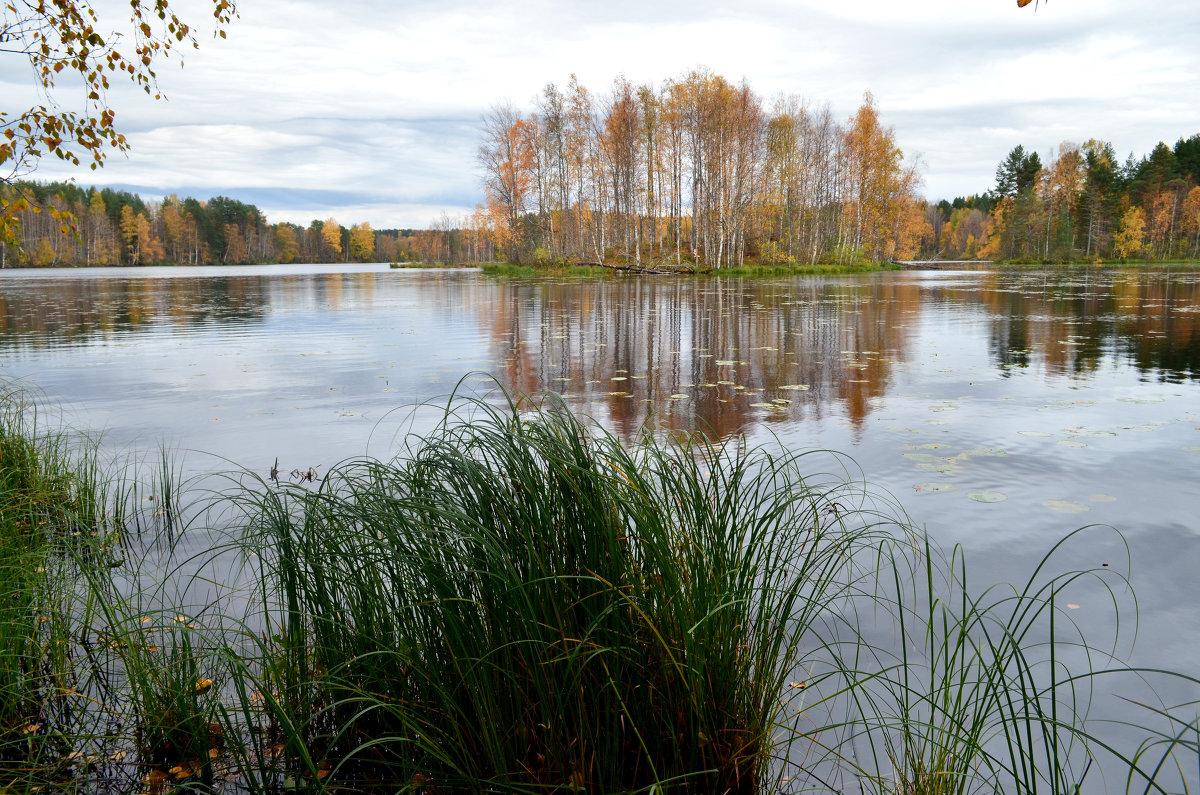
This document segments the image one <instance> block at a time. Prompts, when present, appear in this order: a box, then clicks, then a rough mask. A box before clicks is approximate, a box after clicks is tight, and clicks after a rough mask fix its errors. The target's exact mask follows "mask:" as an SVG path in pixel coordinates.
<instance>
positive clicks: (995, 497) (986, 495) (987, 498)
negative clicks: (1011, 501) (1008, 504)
mask: <svg viewBox="0 0 1200 795" xmlns="http://www.w3.org/2000/svg"><path fill="white" fill-rule="evenodd" d="M967 496H968V497H970V498H971V499H973V500H975V502H1004V501H1005V500H1007V499H1008V495H1007V494H1005V493H1004V492H1002V491H987V490H982V491H968V492H967Z"/></svg>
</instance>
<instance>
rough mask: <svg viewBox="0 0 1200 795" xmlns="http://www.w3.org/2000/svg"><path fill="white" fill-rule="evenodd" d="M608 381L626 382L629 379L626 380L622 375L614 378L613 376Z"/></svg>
mask: <svg viewBox="0 0 1200 795" xmlns="http://www.w3.org/2000/svg"><path fill="white" fill-rule="evenodd" d="M608 380H610V381H628V380H629V379H628V378H626V377H625V376H623V375H616V376H613V377H612V378H610V379H608Z"/></svg>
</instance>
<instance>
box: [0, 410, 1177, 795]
mask: <svg viewBox="0 0 1200 795" xmlns="http://www.w3.org/2000/svg"><path fill="white" fill-rule="evenodd" d="M14 405H16V404H15V403H14ZM23 411H24V409H23V408H22V409H20V410H19V411H18V412H17V414H16V415H13V414H10V415H6V416H4V417H3V422H0V432H2V435H0V442H2V446H0V454H2V455H3V456H4V458H3V460H4V463H5V466H4V467H3V468H2V469H0V477H3V478H4V480H3V481H2V482H0V485H2V488H0V519H2V520H3V536H2V537H0V541H2V543H3V546H2V547H0V588H2V589H3V591H0V592H2V593H5V594H8V593H13V594H15V595H16V597H19V598H13V599H10V600H8V601H7V602H2V603H0V635H2V636H3V637H0V643H2V644H3V645H0V719H2V722H0V766H2V769H0V776H3V779H2V780H0V789H4V790H5V791H13V792H16V791H32V790H33V789H34V788H35V787H46V786H47V785H49V784H53V783H54V782H59V783H60V784H62V785H64V786H71V787H76V788H78V787H81V786H82V787H85V788H88V789H91V790H93V791H100V792H107V791H143V790H144V789H146V788H147V787H148V786H164V785H165V784H166V783H168V782H170V783H171V785H172V786H192V787H202V788H206V789H207V790H208V791H224V792H232V791H235V790H237V791H247V792H252V793H278V792H280V791H296V790H301V789H303V790H305V791H312V792H317V791H334V790H339V791H345V790H346V789H353V790H355V791H369V792H384V791H387V792H396V791H399V792H428V793H446V794H447V795H449V794H450V793H483V792H521V793H535V792H537V793H544V792H567V791H571V792H581V791H588V792H603V793H621V792H644V793H650V792H678V793H709V792H712V793H760V792H761V793H765V792H785V791H786V792H808V791H814V792H851V791H853V792H872V793H891V794H893V795H919V794H920V795H924V794H925V793H929V794H930V795H936V794H940V793H956V794H957V793H975V792H1006V793H1009V792H1012V793H1033V792H1051V793H1058V792H1064V793H1067V792H1077V791H1081V790H1080V789H1079V788H1080V784H1081V782H1083V781H1084V780H1085V779H1086V781H1087V782H1088V784H1089V785H1092V784H1094V783H1095V782H1097V781H1100V782H1103V787H1104V789H1105V790H1106V791H1119V790H1122V789H1123V790H1126V791H1131V792H1184V791H1187V792H1190V791H1194V789H1195V787H1196V782H1197V778H1196V766H1197V764H1198V760H1200V737H1198V736H1197V731H1198V729H1200V726H1198V725H1197V720H1196V717H1195V716H1196V706H1195V703H1194V699H1193V701H1192V703H1187V702H1185V703H1173V704H1168V703H1163V702H1162V701H1160V700H1155V699H1154V697H1153V691H1151V690H1149V689H1148V688H1147V687H1146V686H1147V685H1150V684H1154V683H1155V682H1162V681H1166V680H1170V682H1172V683H1173V684H1174V685H1175V686H1176V687H1175V689H1176V690H1177V691H1178V690H1180V689H1181V688H1180V687H1178V686H1179V685H1182V690H1183V691H1185V692H1189V693H1192V694H1196V693H1198V692H1200V691H1198V689H1197V688H1198V683H1197V682H1196V680H1195V679H1194V678H1189V677H1186V676H1182V675H1180V674H1174V673H1171V672H1169V671H1147V670H1133V669H1129V668H1127V667H1125V666H1122V665H1121V664H1120V663H1119V662H1118V661H1117V657H1118V655H1117V654H1116V650H1117V646H1118V644H1117V641H1116V639H1113V638H1107V639H1101V640H1103V641H1104V642H1100V641H1098V640H1097V639H1096V638H1094V637H1089V636H1088V634H1087V633H1084V632H1082V631H1081V630H1079V629H1078V628H1076V627H1075V626H1074V625H1073V624H1071V622H1070V621H1068V620H1067V619H1068V618H1069V613H1068V612H1067V611H1064V602H1065V601H1066V600H1067V599H1070V598H1072V597H1071V594H1072V593H1073V592H1074V590H1075V589H1078V588H1085V587H1093V588H1095V587H1099V592H1100V593H1102V594H1107V595H1108V598H1109V601H1111V603H1112V604H1113V619H1112V620H1113V625H1114V626H1123V625H1122V624H1121V623H1120V622H1121V621H1122V620H1124V619H1122V616H1127V615H1128V614H1129V613H1130V612H1133V613H1134V615H1136V605H1133V604H1130V603H1129V600H1128V598H1126V597H1125V596H1124V594H1125V590H1124V589H1125V587H1126V582H1125V580H1124V579H1122V576H1123V575H1122V574H1120V573H1117V572H1116V571H1115V570H1110V569H1105V570H1103V571H1083V572H1077V571H1069V570H1068V571H1065V572H1060V571H1059V570H1058V569H1057V566H1056V561H1057V560H1058V559H1059V558H1058V555H1059V553H1060V552H1061V550H1062V549H1063V548H1064V547H1066V546H1068V545H1071V544H1076V543H1080V541H1079V539H1080V538H1081V537H1082V536H1080V535H1078V534H1077V535H1073V536H1071V537H1069V538H1067V539H1064V541H1063V542H1062V543H1061V544H1060V545H1058V546H1056V547H1055V548H1054V549H1052V550H1051V551H1050V553H1049V554H1048V555H1047V557H1046V558H1045V559H1044V560H1043V561H1042V563H1041V565H1039V566H1037V567H1036V570H1035V571H1034V572H1033V574H1032V576H1031V577H1030V579H1029V580H1028V582H1027V583H1025V584H1024V585H1019V586H1009V587H1005V588H1003V589H992V590H987V591H983V592H979V593H977V592H976V591H975V590H974V589H973V588H972V587H971V586H970V584H969V583H968V581H967V577H966V571H967V569H966V563H965V561H964V560H963V558H962V556H961V554H959V552H958V551H952V552H951V553H950V554H949V555H943V554H942V553H941V552H939V550H938V549H937V548H936V547H935V546H934V545H933V544H932V543H931V542H929V541H928V539H926V538H925V537H924V536H923V535H922V534H920V533H917V532H915V531H914V530H913V529H912V528H911V527H909V526H908V524H907V523H906V522H905V521H904V517H903V514H902V511H900V510H899V509H898V508H896V507H895V506H894V505H891V504H890V503H889V502H888V501H887V500H886V499H882V498H879V497H878V496H877V495H872V494H871V492H870V491H869V490H867V489H866V488H865V487H864V486H863V485H862V483H861V482H859V481H858V479H856V478H854V477H852V476H850V475H849V474H848V471H849V468H848V465H847V464H845V463H839V462H842V459H839V458H837V457H836V456H835V457H833V458H832V459H830V458H828V457H820V456H816V455H810V454H800V453H796V452H792V451H787V450H784V449H772V448H751V447H749V446H747V445H746V444H745V443H744V442H743V441H741V440H734V441H731V442H728V443H725V444H713V443H710V442H708V441H706V440H705V439H703V438H699V437H696V438H685V439H675V440H669V441H668V440H662V439H659V438H654V437H649V436H647V437H645V438H643V439H641V440H639V442H638V443H636V444H633V445H625V444H622V443H621V442H620V441H619V440H617V439H616V438H615V437H613V436H612V435H611V434H609V433H607V432H605V431H603V430H602V429H600V428H598V427H596V426H595V425H593V424H591V423H589V422H586V421H584V420H581V419H579V418H577V417H575V416H573V415H572V414H570V413H569V412H568V411H567V410H566V409H565V408H564V407H563V406H562V405H561V404H559V403H556V402H554V401H552V400H551V401H549V402H547V404H546V405H544V406H542V407H533V406H531V405H530V404H528V403H527V402H526V403H522V404H519V405H518V404H515V403H514V402H505V401H502V402H501V403H500V404H499V405H495V404H489V403H486V402H483V401H475V400H460V401H457V402H454V403H452V404H451V406H450V408H449V409H448V410H447V412H446V414H445V416H444V418H443V420H442V421H441V422H440V424H438V425H437V426H436V427H434V428H433V429H432V430H430V431H429V432H428V433H424V434H422V435H420V436H414V437H413V438H412V439H411V440H410V441H409V444H408V446H407V448H406V449H405V451H404V453H403V454H402V455H401V456H400V457H398V458H397V459H396V460H394V461H391V462H379V461H372V460H362V461H352V462H347V463H345V464H343V465H341V466H339V467H337V468H335V469H334V470H333V471H332V472H330V473H329V474H328V475H327V476H326V478H325V479H324V480H323V481H321V482H319V483H317V484H313V485H311V486H307V485H288V484H283V485H279V484H273V483H268V482H263V481H261V480H258V479H255V478H253V477H250V478H247V479H246V480H245V481H244V482H240V483H232V484H231V485H228V486H227V487H224V488H221V489H218V490H216V491H215V492H214V493H211V494H208V495H206V497H205V500H207V508H206V509H204V510H198V509H196V508H195V507H194V506H192V505H190V504H189V501H188V499H187V495H186V494H184V492H185V491H187V490H188V489H189V488H190V486H189V485H188V484H183V483H180V482H179V480H178V476H177V472H178V470H177V469H176V468H175V467H174V465H173V463H172V461H171V459H170V456H168V455H166V454H164V455H163V456H162V457H161V461H160V462H156V464H155V466H154V467H153V469H154V470H155V471H154V472H152V473H151V474H150V476H149V478H148V479H147V480H146V483H149V484H150V485H138V484H139V483H140V481H136V480H133V481H131V480H129V479H126V478H124V476H122V477H121V478H116V477H114V478H112V479H110V480H106V479H105V476H104V474H103V473H104V471H105V470H104V468H103V467H101V466H99V465H98V464H96V463H95V461H94V459H91V460H90V461H91V463H88V462H87V461H84V462H82V463H81V462H79V461H78V460H75V459H72V458H71V456H70V455H68V454H67V452H66V447H65V446H64V442H63V441H62V440H61V439H57V438H55V437H51V436H45V435H41V434H37V433H34V432H32V430H31V428H30V427H29V426H28V425H22V424H21V420H20V419H19V416H24V414H22V413H21V412H23ZM22 445H25V446H24V447H22ZM830 460H833V461H834V462H835V464H836V466H835V471H834V472H833V473H832V474H830V475H821V474H818V473H819V472H820V471H822V469H825V468H828V467H822V466H820V465H819V463H818V462H819V461H825V462H826V463H828V462H829V461H830ZM14 462H15V463H14ZM837 467H840V468H837ZM77 495H83V496H82V497H78V496H77ZM151 496H153V497H154V499H153V500H151V499H149V498H150V497H151ZM39 523H40V524H39ZM37 528H40V530H37ZM35 530H36V531H35ZM1088 532H1097V531H1088ZM10 589H11V591H10ZM1121 677H1124V678H1126V679H1132V680H1133V684H1134V685H1135V686H1134V687H1131V688H1128V689H1125V688H1124V685H1119V686H1118V685H1117V684H1110V680H1111V682H1113V683H1115V682H1117V681H1118V680H1119V679H1120V678H1121ZM1114 692H1117V693H1136V694H1137V695H1136V696H1135V697H1131V698H1132V700H1133V701H1136V703H1132V704H1129V705H1128V707H1129V708H1128V709H1126V710H1125V711H1124V712H1122V713H1120V714H1121V716H1122V717H1121V720H1122V721H1124V722H1125V723H1127V724H1130V725H1127V726H1123V727H1119V728H1121V729H1122V730H1125V732H1126V735H1129V734H1131V733H1132V732H1133V731H1134V730H1136V734H1133V736H1134V738H1135V739H1134V741H1133V743H1132V745H1122V744H1121V741H1120V740H1118V739H1113V736H1112V735H1111V734H1109V733H1106V731H1105V726H1104V725H1103V724H1102V723H1101V722H1100V721H1098V720H1096V719H1095V718H1094V717H1093V712H1094V711H1095V712H1101V711H1102V710H1097V709H1096V707H1097V704H1102V703H1108V702H1111V701H1112V700H1113V697H1112V693H1114ZM31 726H36V728H33V729H30V728H29V727H31ZM27 729H28V730H27ZM1093 760H1095V761H1097V762H1098V765H1097V768H1099V769H1093V767H1092V765H1093ZM1101 770H1103V771H1105V773H1104V774H1102V773H1101ZM1089 771H1090V772H1089ZM1089 776H1090V777H1089Z"/></svg>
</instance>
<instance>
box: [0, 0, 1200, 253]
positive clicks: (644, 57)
mask: <svg viewBox="0 0 1200 795" xmlns="http://www.w3.org/2000/svg"><path fill="white" fill-rule="evenodd" d="M95 5H96V7H97V9H99V10H100V11H101V14H102V16H103V15H104V14H109V15H110V16H109V17H108V18H109V19H113V20H115V19H117V16H119V13H120V9H121V7H122V5H126V4H124V3H122V2H119V0H118V1H117V2H113V0H95ZM175 5H178V8H179V13H180V15H181V16H183V17H184V18H185V19H188V21H191V22H192V23H193V26H194V28H195V29H197V30H198V31H199V35H198V41H199V43H200V49H198V50H194V51H188V52H187V53H186V55H185V59H184V60H185V64H184V68H182V69H179V68H177V65H176V64H174V63H168V64H166V65H164V66H163V67H162V68H160V69H159V86H160V88H161V90H162V91H163V93H164V94H165V95H166V99H165V100H164V101H158V102H156V101H154V100H153V99H151V98H150V97H148V96H146V95H145V94H143V93H141V92H140V91H138V90H136V89H135V88H133V87H132V86H125V85H119V86H116V87H115V88H114V89H113V90H112V92H111V94H110V96H109V103H110V106H111V107H112V108H114V109H115V110H116V111H117V125H118V128H119V129H120V130H121V131H123V132H124V133H125V134H126V135H127V137H128V139H129V142H130V144H131V145H132V149H131V151H130V152H129V154H128V155H127V156H125V155H121V154H116V155H113V156H111V157H110V158H109V161H108V163H107V165H106V166H105V167H104V168H103V169H101V170H99V171H94V172H93V171H87V170H86V169H72V168H70V167H67V166H65V165H63V164H60V163H57V162H51V161H44V162H43V163H42V164H41V166H39V168H38V170H37V171H36V172H35V173H34V174H33V175H31V176H32V178H35V179H43V180H50V179H68V178H71V177H74V178H75V179H76V180H77V182H79V183H80V184H82V185H101V186H103V185H110V186H113V187H117V188H121V189H126V190H133V191H136V192H138V193H140V194H141V195H142V197H143V198H156V197H161V196H164V195H167V194H171V193H177V194H179V195H180V196H192V197H194V198H198V199H207V198H210V197H212V196H217V195H224V196H230V197H233V198H236V199H240V200H242V201H246V202H250V203H253V204H256V205H257V206H258V207H259V209H261V210H263V211H264V212H265V213H266V215H267V218H268V220H269V221H271V222H273V223H274V222H279V221H289V222H295V223H300V224H305V225H307V224H308V223H309V222H310V221H311V220H313V219H315V218H320V219H324V218H328V217H334V218H336V219H337V220H338V221H340V222H341V223H342V224H343V225H346V226H349V225H351V224H354V223H359V222H362V221H367V222H369V223H370V224H371V225H372V226H373V227H375V228H376V229H386V228H421V227H428V226H429V225H430V224H431V223H432V222H434V221H436V220H437V219H439V218H441V216H442V215H443V214H444V213H445V214H448V215H449V216H450V217H451V218H455V217H457V216H459V215H462V214H464V213H466V212H469V211H470V209H471V208H472V207H474V205H475V203H476V202H478V201H481V200H482V190H481V187H480V181H481V178H480V173H479V167H478V165H477V163H476V159H475V153H476V151H477V149H478V146H479V142H480V127H481V119H482V117H483V115H484V114H485V113H486V112H487V111H488V109H489V108H490V107H491V106H493V105H494V104H496V103H500V102H511V103H512V104H513V105H514V106H516V107H517V108H518V109H520V110H524V111H532V110H533V107H534V101H535V98H536V96H537V95H538V94H539V93H540V92H541V91H542V89H543V87H544V86H545V85H546V84H547V83H550V82H554V83H556V84H558V85H559V86H560V87H562V86H565V84H566V83H567V81H568V80H569V79H570V76H571V74H572V73H574V74H576V75H577V76H578V78H579V80H580V82H581V83H583V84H584V85H585V86H586V87H587V88H588V89H589V90H591V91H592V92H593V93H595V94H603V93H604V92H605V91H607V90H608V89H609V88H610V87H611V85H612V81H613V79H614V78H615V77H616V76H617V75H618V74H624V75H625V77H627V78H628V79H629V80H630V81H631V82H633V83H635V84H643V83H650V84H653V85H655V86H659V85H661V84H662V83H663V82H664V80H666V79H668V78H673V77H678V76H680V75H682V74H684V73H686V72H688V71H690V70H692V69H695V68H697V67H707V68H708V69H710V70H711V71H713V72H715V73H717V74H720V75H723V76H725V77H726V78H728V79H729V80H731V81H734V82H740V81H741V80H742V79H745V80H746V81H747V82H748V83H749V84H750V86H751V87H752V88H753V89H754V90H755V91H756V92H757V93H758V94H759V95H760V96H762V97H763V98H764V100H766V102H767V103H769V101H770V99H771V98H772V97H774V96H776V95H778V94H781V93H786V94H798V95H801V96H803V97H804V98H805V99H806V100H808V101H809V102H810V103H811V104H813V105H816V106H820V105H824V104H828V105H829V106H830V107H831V108H832V110H833V112H834V115H835V116H836V117H838V118H842V119H846V118H848V117H849V116H850V115H851V114H852V113H853V112H854V110H855V109H856V108H857V107H858V106H859V105H860V104H861V102H862V99H863V95H864V92H866V91H870V92H871V93H872V95H873V96H874V97H875V100H876V103H877V106H878V108H879V111H880V115H881V118H882V121H883V122H884V123H885V124H887V125H890V126H892V127H893V128H894V129H895V134H896V140H897V142H898V143H899V145H900V147H901V148H902V149H903V151H904V153H905V155H906V157H919V158H920V162H921V163H922V173H923V175H924V187H923V193H924V194H925V195H926V196H927V197H928V198H930V199H932V200H937V199H941V198H953V197H955V196H961V195H968V194H972V193H980V192H982V191H984V190H987V189H988V188H990V187H992V185H993V184H994V182H995V171H996V166H997V164H998V163H999V162H1000V160H1001V159H1002V158H1003V157H1004V156H1005V155H1006V154H1007V153H1008V152H1009V151H1010V150H1011V149H1012V148H1013V147H1014V146H1016V145H1018V144H1021V145H1023V146H1024V147H1025V148H1026V149H1027V150H1034V151H1038V152H1039V153H1041V155H1042V158H1043V160H1046V159H1047V157H1048V156H1049V155H1051V154H1052V153H1053V152H1055V151H1057V149H1058V146H1059V144H1060V143H1061V142H1063V141H1074V142H1076V143H1082V142H1084V141H1086V140H1087V139H1089V138H1098V139H1101V140H1106V141H1110V142H1112V144H1113V145H1114V147H1115V149H1116V151H1117V153H1118V155H1119V157H1120V158H1121V159H1122V160H1123V159H1124V158H1125V157H1126V155H1128V154H1129V153H1131V152H1132V153H1135V154H1136V155H1137V156H1138V157H1141V156H1142V155H1145V154H1148V153H1149V152H1150V150H1151V149H1152V148H1153V147H1154V145H1155V144H1156V143H1157V142H1158V141H1160V140H1162V141H1166V142H1167V143H1168V144H1174V142H1175V141H1176V140H1177V139H1179V138H1180V137H1185V138H1186V137H1189V136H1192V135H1195V134H1197V133H1200V44H1197V42H1200V2H1198V1H1197V0H1154V1H1153V2H1146V1H1145V0H1041V2H1040V3H1039V4H1038V5H1037V7H1036V9H1035V6H1034V5H1030V6H1028V7H1026V8H1024V9H1018V8H1017V6H1016V2H1015V0H925V2H901V0H838V1H837V2H828V0H821V1H820V2H818V1H817V0H737V2H732V3H731V2H713V0H654V2H647V0H559V2H549V0H499V2H497V1H496V0H488V1H486V2H485V1H484V0H439V2H428V1H426V2H420V3H416V2H411V0H393V1H392V2H368V1H367V0H339V2H337V3H331V2H328V1H327V0H319V2H310V1H309V0H286V1H284V0H241V2H239V4H238V10H239V13H240V17H239V18H238V19H236V20H235V21H234V22H233V24H232V25H231V26H230V28H229V30H228V34H227V35H228V38H227V39H225V40H220V39H214V38H212V36H211V30H210V29H208V28H206V24H207V20H208V13H209V9H211V7H212V6H211V2H210V1H209V2H206V0H175V2H174V3H173V6H175ZM206 5H207V6H208V8H205V6H206ZM126 7H127V5H126ZM31 82H32V81H31V77H30V73H29V70H28V67H27V66H25V65H24V64H23V63H21V62H20V61H19V60H18V59H17V58H15V57H14V56H4V57H0V96H4V97H7V98H8V99H6V100H4V102H3V104H4V105H5V106H11V105H12V104H13V99H12V98H14V97H16V98H18V100H19V101H23V100H21V99H20V98H24V97H27V96H28V95H29V93H30V91H29V88H28V86H29V84H30V83H31ZM64 99H65V98H64ZM5 109H8V110H11V109H13V108H12V107H6V108H5Z"/></svg>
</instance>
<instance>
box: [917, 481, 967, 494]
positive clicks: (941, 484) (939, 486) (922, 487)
mask: <svg viewBox="0 0 1200 795" xmlns="http://www.w3.org/2000/svg"><path fill="white" fill-rule="evenodd" d="M913 489H914V490H915V491H919V492H930V493H936V492H942V491H958V486H956V485H954V484H953V483H946V482H945V481H934V482H931V483H918V484H917V485H915V486H913Z"/></svg>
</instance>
